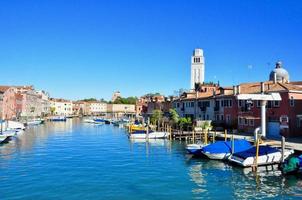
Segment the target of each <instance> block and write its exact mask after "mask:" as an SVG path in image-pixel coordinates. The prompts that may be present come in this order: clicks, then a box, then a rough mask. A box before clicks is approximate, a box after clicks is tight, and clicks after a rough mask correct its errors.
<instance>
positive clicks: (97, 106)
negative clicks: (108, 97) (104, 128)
mask: <svg viewBox="0 0 302 200" xmlns="http://www.w3.org/2000/svg"><path fill="white" fill-rule="evenodd" d="M90 112H91V114H92V115H99V114H103V113H106V112H107V104H106V103H104V102H99V101H95V102H90Z"/></svg>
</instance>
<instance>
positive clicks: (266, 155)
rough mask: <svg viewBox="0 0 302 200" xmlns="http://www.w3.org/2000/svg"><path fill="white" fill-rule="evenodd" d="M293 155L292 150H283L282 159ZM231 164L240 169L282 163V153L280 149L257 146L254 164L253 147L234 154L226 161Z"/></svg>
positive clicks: (254, 152) (254, 153) (254, 148)
mask: <svg viewBox="0 0 302 200" xmlns="http://www.w3.org/2000/svg"><path fill="white" fill-rule="evenodd" d="M293 153H294V150H292V149H285V150H284V159H286V158H287V157H289V156H290V155H291V154H293ZM228 160H229V161H231V162H232V163H235V164H238V165H240V166H242V167H250V166H252V165H254V164H257V165H272V164H278V163H281V162H282V152H281V150H280V149H278V148H276V147H271V146H259V151H258V159H257V163H256V147H255V146H253V147H251V148H249V149H247V150H245V151H240V152H236V153H234V154H233V155H232V156H230V157H229V159H228Z"/></svg>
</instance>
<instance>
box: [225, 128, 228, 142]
mask: <svg viewBox="0 0 302 200" xmlns="http://www.w3.org/2000/svg"><path fill="white" fill-rule="evenodd" d="M227 134H228V131H227V130H226V129H224V141H227V140H228V138H227Z"/></svg>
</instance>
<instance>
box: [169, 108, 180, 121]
mask: <svg viewBox="0 0 302 200" xmlns="http://www.w3.org/2000/svg"><path fill="white" fill-rule="evenodd" d="M169 114H170V116H169V119H170V123H171V124H173V125H175V124H177V123H178V121H179V115H178V113H177V112H176V110H175V109H172V108H171V109H170V110H169Z"/></svg>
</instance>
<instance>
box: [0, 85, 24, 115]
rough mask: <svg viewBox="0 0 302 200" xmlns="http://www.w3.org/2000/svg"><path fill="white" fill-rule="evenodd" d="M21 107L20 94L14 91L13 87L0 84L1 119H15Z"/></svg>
mask: <svg viewBox="0 0 302 200" xmlns="http://www.w3.org/2000/svg"><path fill="white" fill-rule="evenodd" d="M21 109H22V101H20V96H18V95H17V94H16V93H15V88H14V87H10V86H0V116H1V119H16V118H18V117H19V116H18V114H20V110H21Z"/></svg>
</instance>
